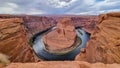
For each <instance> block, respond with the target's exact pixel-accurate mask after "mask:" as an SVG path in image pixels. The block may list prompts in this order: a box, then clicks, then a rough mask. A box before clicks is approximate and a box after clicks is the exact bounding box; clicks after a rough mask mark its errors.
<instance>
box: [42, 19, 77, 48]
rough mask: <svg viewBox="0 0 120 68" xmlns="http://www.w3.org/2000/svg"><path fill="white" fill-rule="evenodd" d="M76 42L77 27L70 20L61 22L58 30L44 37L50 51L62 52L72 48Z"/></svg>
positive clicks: (57, 27)
mask: <svg viewBox="0 0 120 68" xmlns="http://www.w3.org/2000/svg"><path fill="white" fill-rule="evenodd" d="M75 40H76V31H75V27H74V25H73V24H72V22H71V20H70V18H64V19H63V20H61V21H59V22H58V24H57V26H56V29H55V30H53V31H51V32H49V33H47V34H46V35H45V36H44V37H43V42H44V44H45V46H46V48H47V49H48V50H60V49H65V48H68V47H71V46H72V45H73V44H74V42H75Z"/></svg>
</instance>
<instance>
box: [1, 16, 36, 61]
mask: <svg viewBox="0 0 120 68" xmlns="http://www.w3.org/2000/svg"><path fill="white" fill-rule="evenodd" d="M0 52H1V53H3V54H6V55H8V56H9V59H10V61H11V62H31V61H34V60H35V58H34V55H33V51H32V49H31V48H30V46H29V44H28V38H27V35H26V31H25V29H24V26H23V20H22V19H21V18H6V19H0Z"/></svg>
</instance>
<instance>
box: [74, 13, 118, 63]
mask: <svg viewBox="0 0 120 68" xmlns="http://www.w3.org/2000/svg"><path fill="white" fill-rule="evenodd" d="M76 60H79V61H81V60H84V61H88V62H90V63H95V62H103V63H120V12H116V13H107V14H102V15H100V16H99V22H98V24H97V27H96V29H95V32H94V33H91V36H90V40H89V41H88V43H87V46H86V49H85V51H84V52H81V53H80V54H79V55H78V56H77V57H76Z"/></svg>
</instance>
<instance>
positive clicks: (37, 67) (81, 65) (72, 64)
mask: <svg viewBox="0 0 120 68" xmlns="http://www.w3.org/2000/svg"><path fill="white" fill-rule="evenodd" d="M5 68H120V64H103V63H94V64H90V63H88V62H82V61H49V62H45V61H44V62H38V63H12V64H10V65H9V66H7V67H5Z"/></svg>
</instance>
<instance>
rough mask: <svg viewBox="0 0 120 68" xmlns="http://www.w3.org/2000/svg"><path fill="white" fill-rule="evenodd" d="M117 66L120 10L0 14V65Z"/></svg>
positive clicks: (119, 62) (11, 67)
mask: <svg viewBox="0 0 120 68" xmlns="http://www.w3.org/2000/svg"><path fill="white" fill-rule="evenodd" d="M4 66H5V68H23V67H24V68H28V67H29V68H48V67H49V68H53V67H54V68H58V67H61V68H96V67H99V68H119V67H120V12H110V13H106V14H100V15H98V16H97V15H88V16H84V15H76V16H74V15H68V16H67V15H66V16H59V15H58V16H47V15H46V16H32V15H8V14H0V67H4Z"/></svg>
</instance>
